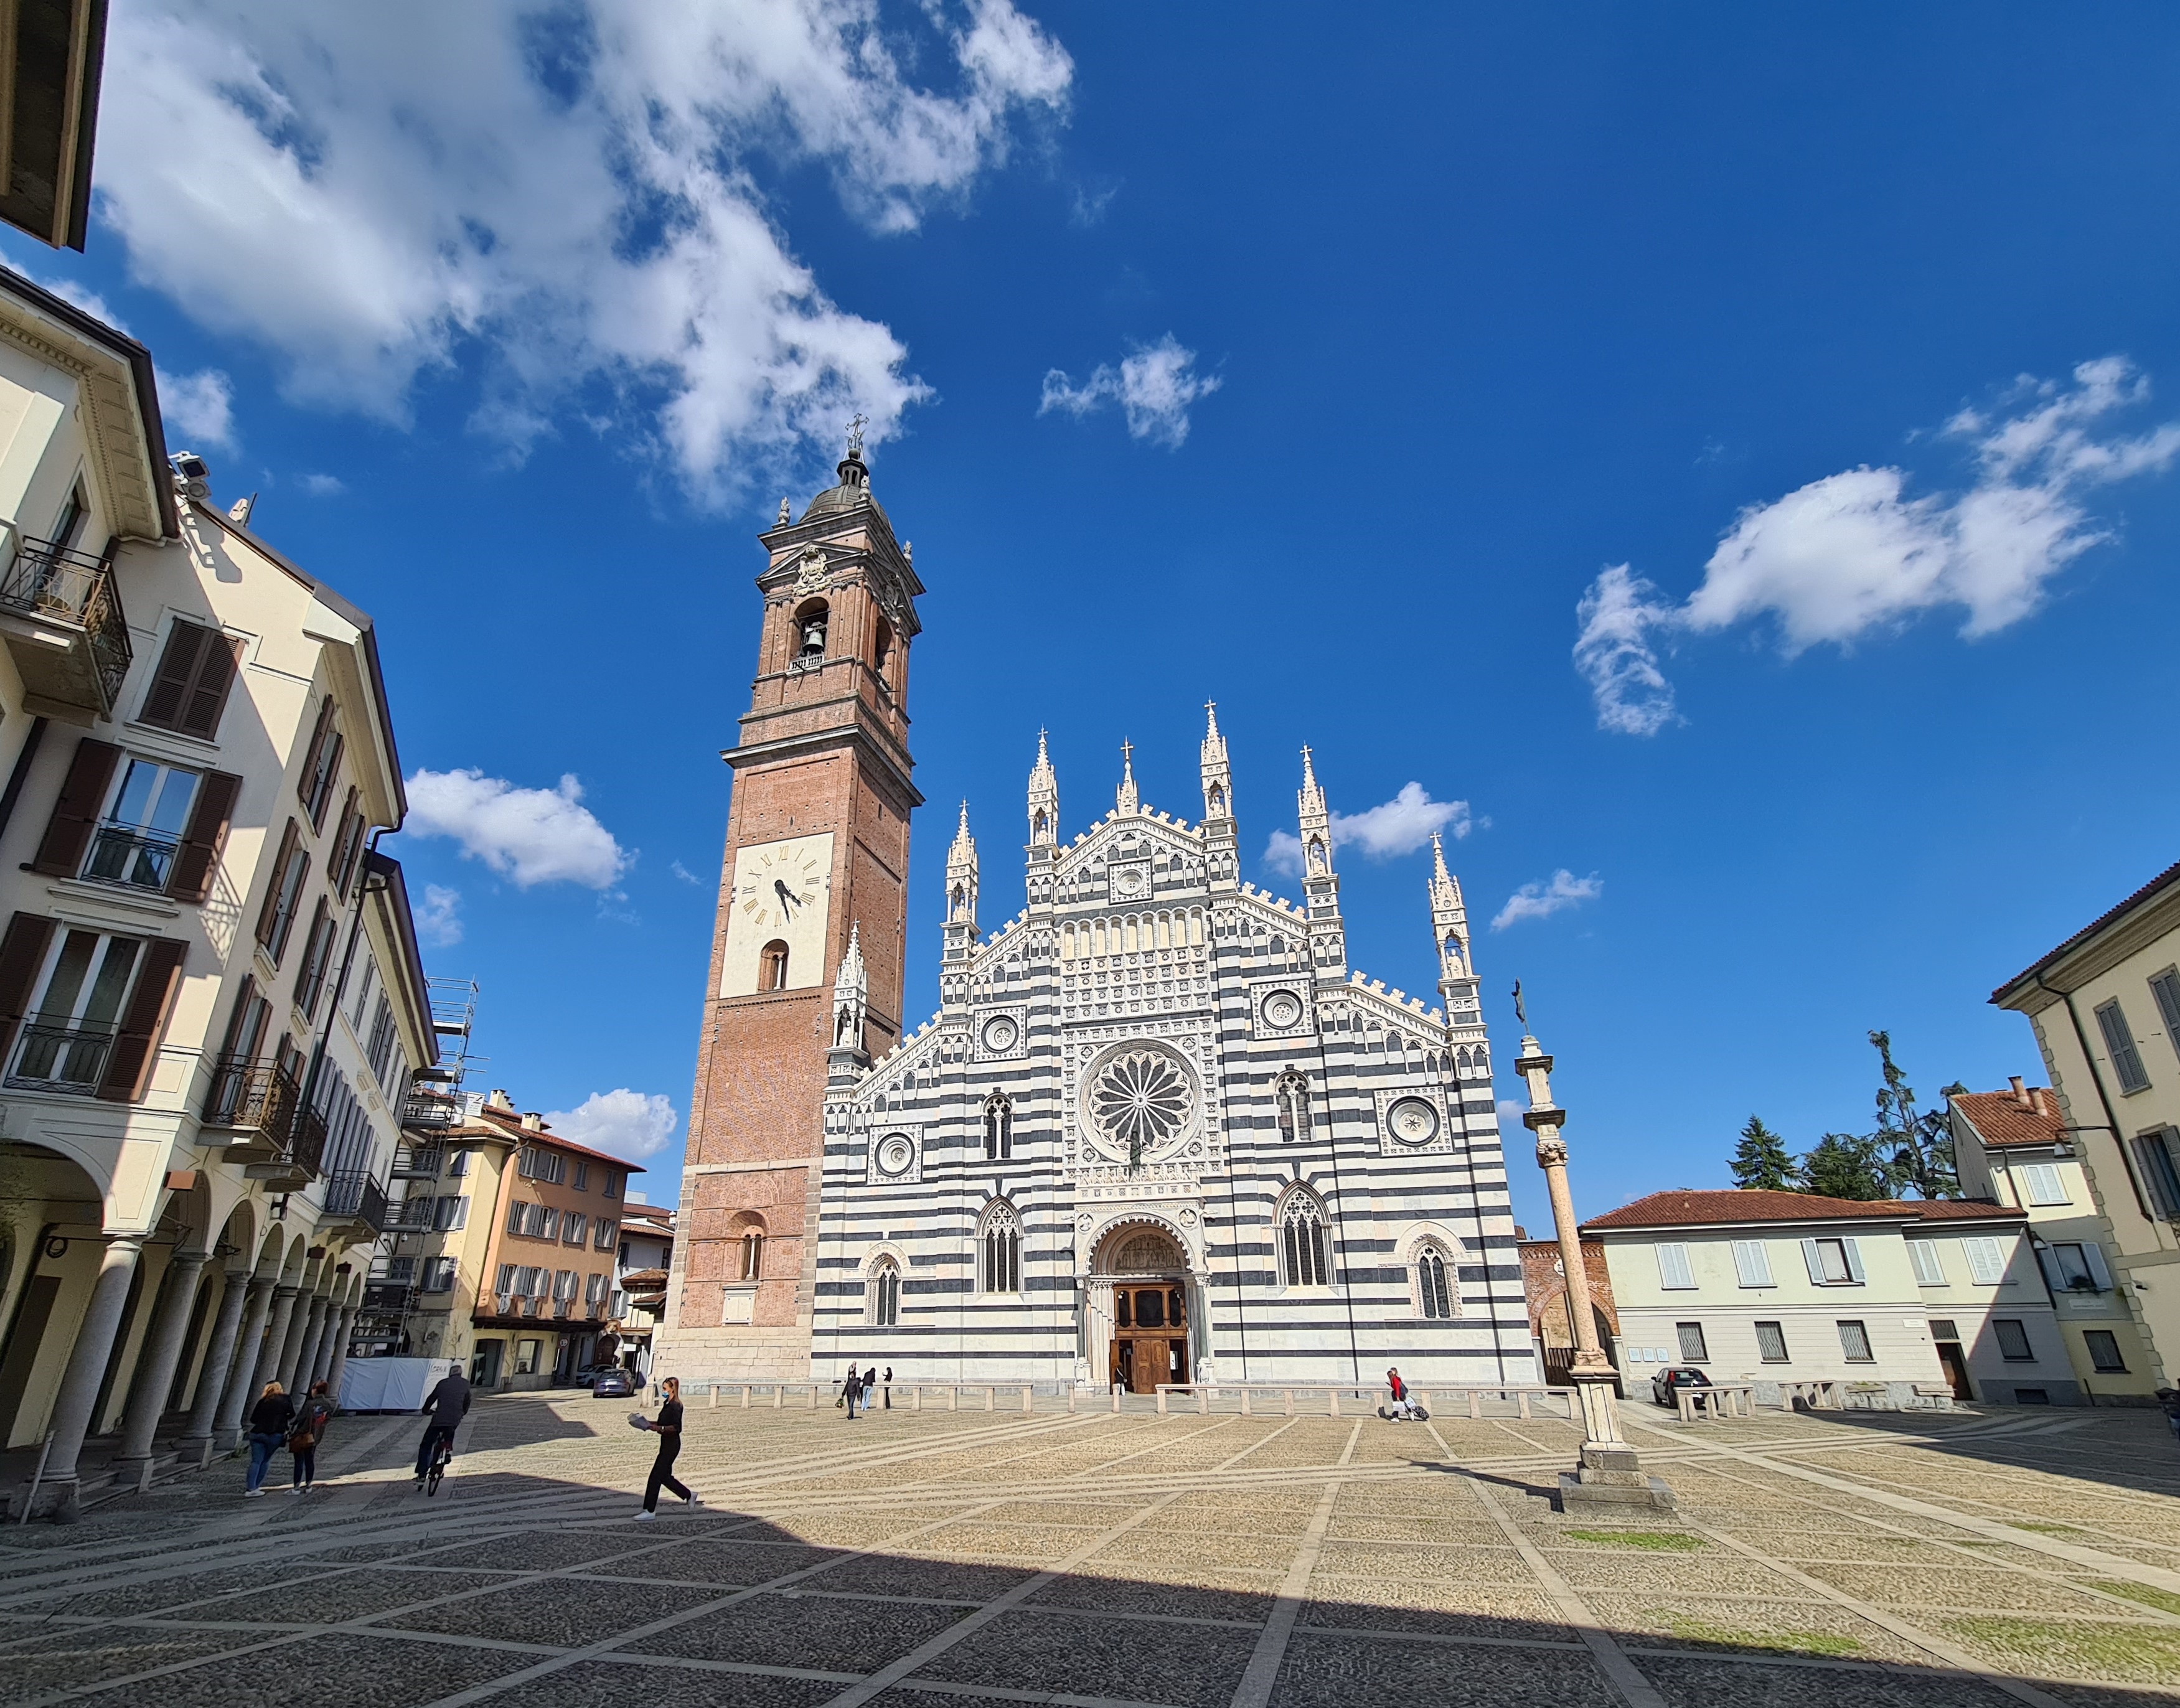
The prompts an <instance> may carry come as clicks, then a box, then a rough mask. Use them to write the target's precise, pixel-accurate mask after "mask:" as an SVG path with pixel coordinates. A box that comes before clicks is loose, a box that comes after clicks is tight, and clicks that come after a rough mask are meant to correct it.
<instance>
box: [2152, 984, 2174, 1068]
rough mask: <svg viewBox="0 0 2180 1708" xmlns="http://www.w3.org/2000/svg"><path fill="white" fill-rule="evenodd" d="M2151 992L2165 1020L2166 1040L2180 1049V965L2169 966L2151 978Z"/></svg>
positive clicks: (2162, 1018) (2159, 1015) (2160, 1014)
mask: <svg viewBox="0 0 2180 1708" xmlns="http://www.w3.org/2000/svg"><path fill="white" fill-rule="evenodd" d="M2150 997H2151V999H2152V1000H2154V1001H2155V1003H2156V1004H2157V1014H2158V1017H2159V1018H2160V1019H2161V1020H2162V1021H2163V1022H2165V1041H2166V1043H2167V1044H2171V1045H2172V1048H2173V1049H2174V1050H2180V967H2166V969H2165V970H2164V972H2161V973H2159V974H2158V975H2157V977H2156V978H2153V979H2151V980H2150Z"/></svg>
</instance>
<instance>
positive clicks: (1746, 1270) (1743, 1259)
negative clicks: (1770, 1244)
mask: <svg viewBox="0 0 2180 1708" xmlns="http://www.w3.org/2000/svg"><path fill="white" fill-rule="evenodd" d="M1733 1267H1734V1270H1735V1271H1736V1272H1737V1274H1738V1275H1740V1277H1741V1284H1742V1286H1743V1287H1770V1285H1771V1256H1770V1253H1769V1252H1767V1251H1765V1250H1764V1242H1763V1241H1762V1240H1760V1239H1737V1240H1736V1241H1734V1242H1733Z"/></svg>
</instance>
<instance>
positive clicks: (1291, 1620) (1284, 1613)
mask: <svg viewBox="0 0 2180 1708" xmlns="http://www.w3.org/2000/svg"><path fill="white" fill-rule="evenodd" d="M1361 1438H1362V1424H1356V1426H1355V1428H1354V1430H1352V1431H1351V1433H1350V1434H1349V1435H1348V1437H1347V1446H1346V1449H1345V1450H1344V1451H1343V1452H1341V1453H1340V1463H1342V1464H1345V1463H1347V1459H1348V1456H1349V1455H1350V1454H1351V1453H1353V1452H1354V1451H1355V1443H1356V1442H1357V1441H1359V1440H1360V1439H1361ZM1339 1499H1340V1485H1339V1484H1338V1483H1327V1484H1326V1485H1324V1493H1323V1494H1322V1495H1319V1496H1318V1499H1317V1510H1316V1511H1315V1512H1312V1513H1311V1514H1310V1515H1309V1528H1308V1529H1307V1530H1304V1531H1303V1532H1302V1545H1301V1546H1300V1547H1298V1548H1296V1550H1295V1556H1294V1558H1293V1559H1292V1560H1291V1561H1290V1562H1288V1565H1287V1574H1286V1577H1285V1579H1283V1580H1282V1581H1281V1583H1280V1593H1279V1599H1278V1600H1277V1601H1274V1602H1273V1603H1272V1617H1270V1618H1269V1619H1267V1620H1266V1621H1265V1622H1264V1628H1263V1632H1262V1634H1259V1635H1258V1639H1257V1646H1256V1649H1255V1650H1254V1651H1252V1653H1251V1655H1250V1656H1249V1665H1248V1669H1247V1671H1246V1672H1243V1673H1242V1674H1241V1683H1239V1684H1237V1685H1236V1686H1235V1687H1234V1708H1264V1705H1265V1704H1266V1703H1268V1702H1269V1701H1270V1700H1272V1689H1273V1687H1274V1685H1276V1684H1277V1683H1279V1682H1280V1662H1281V1661H1284V1660H1285V1659H1286V1656H1287V1643H1288V1640H1289V1639H1291V1638H1292V1637H1293V1635H1294V1628H1295V1621H1296V1619H1298V1618H1299V1617H1301V1616H1302V1602H1303V1601H1305V1600H1306V1599H1307V1597H1308V1595H1309V1579H1310V1574H1311V1573H1313V1572H1315V1571H1316V1570H1317V1556H1318V1554H1319V1553H1321V1552H1322V1551H1324V1533H1325V1532H1326V1531H1327V1530H1329V1529H1331V1528H1332V1509H1333V1507H1334V1506H1335V1503H1337V1501H1339Z"/></svg>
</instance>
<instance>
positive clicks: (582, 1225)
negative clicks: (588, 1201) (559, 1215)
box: [560, 1209, 591, 1245]
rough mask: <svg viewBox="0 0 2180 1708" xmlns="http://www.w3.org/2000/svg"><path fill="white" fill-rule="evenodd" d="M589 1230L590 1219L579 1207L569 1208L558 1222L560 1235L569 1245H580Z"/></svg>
mask: <svg viewBox="0 0 2180 1708" xmlns="http://www.w3.org/2000/svg"><path fill="white" fill-rule="evenodd" d="M590 1231H591V1219H590V1218H589V1217H588V1216H586V1215H584V1214H583V1213H582V1211H581V1210H579V1209H571V1210H570V1211H569V1212H568V1214H567V1215H566V1217H565V1218H564V1220H562V1222H561V1224H560V1237H561V1239H562V1240H563V1241H564V1242H565V1243H567V1244H569V1245H581V1243H582V1242H583V1239H584V1237H585V1236H586V1234H588V1233H589V1232H590Z"/></svg>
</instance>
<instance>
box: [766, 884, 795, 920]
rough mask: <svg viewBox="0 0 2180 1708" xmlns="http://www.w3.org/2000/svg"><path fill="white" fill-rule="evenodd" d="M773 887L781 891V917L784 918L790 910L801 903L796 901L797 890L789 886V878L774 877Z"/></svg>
mask: <svg viewBox="0 0 2180 1708" xmlns="http://www.w3.org/2000/svg"><path fill="white" fill-rule="evenodd" d="M772 887H773V889H774V890H778V891H779V906H780V917H782V918H783V919H784V918H785V917H787V915H788V913H789V912H791V911H792V910H793V909H794V908H795V907H796V906H799V905H801V904H799V903H798V902H797V901H795V892H794V891H793V890H790V889H789V888H788V887H787V880H786V879H784V878H775V879H773V880H772Z"/></svg>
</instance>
